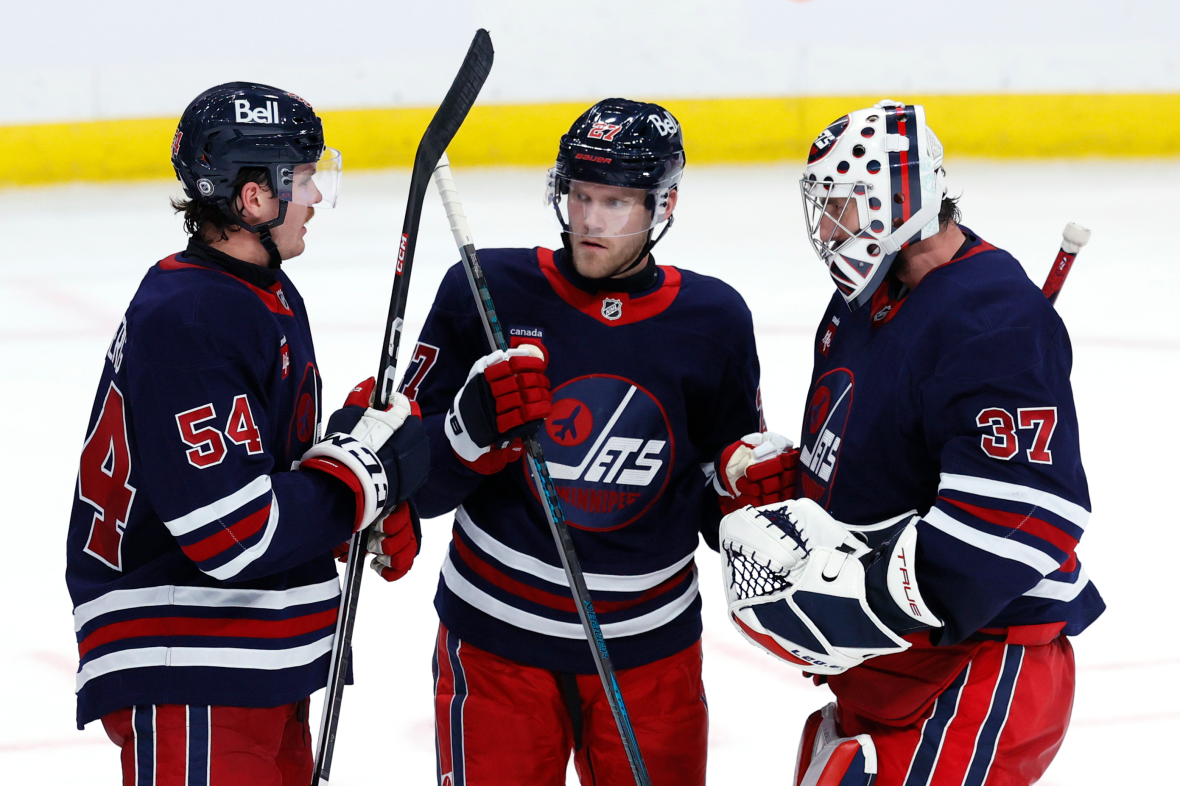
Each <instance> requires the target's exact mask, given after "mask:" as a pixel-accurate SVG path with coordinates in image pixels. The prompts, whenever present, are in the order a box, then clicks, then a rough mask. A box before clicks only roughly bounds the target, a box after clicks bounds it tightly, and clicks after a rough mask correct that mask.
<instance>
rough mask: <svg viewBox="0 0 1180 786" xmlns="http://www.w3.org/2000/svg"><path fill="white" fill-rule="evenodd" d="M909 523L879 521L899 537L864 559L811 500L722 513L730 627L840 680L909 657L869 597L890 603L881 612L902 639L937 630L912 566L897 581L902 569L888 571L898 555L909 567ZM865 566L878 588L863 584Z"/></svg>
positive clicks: (865, 551) (859, 547)
mask: <svg viewBox="0 0 1180 786" xmlns="http://www.w3.org/2000/svg"><path fill="white" fill-rule="evenodd" d="M916 519H917V517H916V516H915V515H914V514H912V513H907V514H905V515H903V516H899V517H897V518H896V519H894V520H890V521H889V522H883V523H884V524H885V525H886V527H894V528H896V529H897V530H898V531H897V532H896V533H895V534H894V535H893V537H891V538H890V540H889V541H888V542H887V543H886V544H885V546H883V547H882V549H880V550H878V551H871V550H870V549H869V548H868V547H867V546H866V545H865V544H864V543H863V542H862V541H861V540H860V539H859V538H857V537H856V535H855V534H853V532H852V531H851V530H849V529H848V527H846V526H845V525H844V524H842V523H840V522H839V521H836V520H835V519H834V518H832V516H830V515H829V514H828V513H827V511H825V510H824V509H823V508H821V507H820V506H819V505H817V504H816V503H815V502H813V501H812V500H809V499H801V500H791V501H788V502H783V503H777V504H774V505H767V506H765V507H762V508H758V509H755V508H751V507H747V508H743V509H741V510H739V511H736V512H734V513H731V514H729V515H728V516H726V517H725V518H723V519H722V520H721V533H720V542H721V560H722V571H723V576H724V579H725V592H726V600H727V601H728V605H729V615H730V619H731V620H732V621H733V623H734V625H736V626H737V628H738V630H739V631H740V632H741V633H742V635H743V636H745V637H746V638H747V639H749V640H750V641H751V642H753V643H754V644H755V645H757V646H758V647H761V648H762V649H764V650H766V651H767V652H769V653H771V654H772V655H775V656H776V657H779V658H781V659H782V660H785V661H786V662H788V663H790V664H791V665H793V666H796V667H797V668H800V669H802V670H804V671H807V672H811V673H813V674H839V673H841V672H843V671H846V670H848V669H850V668H852V667H853V666H857V665H859V664H861V663H863V662H864V661H865V660H866V659H868V658H873V657H877V656H879V655H888V654H890V653H895V652H901V651H902V650H905V649H908V648H909V646H910V644H909V642H907V641H905V640H904V639H903V638H901V635H899V634H900V633H901V631H899V630H895V629H894V628H893V627H891V626H890V625H888V624H886V623H885V622H884V621H882V617H881V616H879V615H878V614H877V612H875V611H874V609H873V608H872V606H871V605H870V603H869V599H868V595H869V592H870V589H874V590H878V591H876V592H874V594H875V595H876V596H878V597H885V598H888V599H889V600H887V601H885V602H886V603H888V604H890V605H889V606H888V608H886V609H883V611H886V612H887V614H886V616H888V617H890V618H892V619H899V618H900V619H905V620H906V621H907V622H908V623H909V625H908V626H907V630H906V632H908V631H909V630H920V629H924V628H926V627H933V626H939V625H941V624H942V623H941V621H939V620H938V618H937V617H936V616H935V615H934V614H932V613H931V612H930V610H929V608H928V607H926V605H925V603H924V602H923V601H922V598H921V593H920V592H919V591H918V583H917V574H916V572H915V571H914V570H913V565H912V562H911V564H910V565H909V566H908V569H907V570H905V571H904V576H901V575H898V576H895V575H894V572H896V571H898V570H900V569H901V568H905V567H906V566H905V565H904V563H903V564H901V568H898V567H895V563H898V562H899V561H898V560H897V559H895V558H896V557H897V556H898V555H899V552H898V549H899V548H904V549H907V550H908V551H907V556H908V558H909V559H911V560H912V555H913V553H914V551H915V545H916V532H917V531H916V528H915V526H914V522H915V520H916ZM875 529H876V528H875ZM866 566H867V567H868V570H869V571H871V572H872V576H873V578H872V580H871V581H873V582H876V583H877V585H879V586H878V587H870V586H869V585H866ZM893 604H896V605H893ZM903 604H904V606H903ZM899 609H900V610H901V612H902V614H899ZM915 609H917V610H918V612H917V614H915Z"/></svg>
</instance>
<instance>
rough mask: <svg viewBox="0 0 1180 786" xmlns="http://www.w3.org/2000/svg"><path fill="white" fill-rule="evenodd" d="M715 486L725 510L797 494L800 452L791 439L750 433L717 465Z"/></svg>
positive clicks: (770, 433)
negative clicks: (796, 484) (796, 485)
mask: <svg viewBox="0 0 1180 786" xmlns="http://www.w3.org/2000/svg"><path fill="white" fill-rule="evenodd" d="M713 469H714V475H713V488H714V490H715V491H716V492H717V496H718V497H719V501H720V503H721V512H722V513H733V512H734V511H735V510H738V509H739V508H743V507H745V506H746V505H753V506H754V507H758V506H760V505H769V504H771V503H772V502H782V501H783V500H786V499H790V498H791V497H793V496H795V483H796V481H797V479H798V476H799V451H798V449H795V445H794V443H792V442H791V440H789V439H788V438H786V437H784V436H781V435H779V434H775V433H774V432H772V431H764V432H762V433H760V434H758V433H755V434H747V435H746V436H744V437H742V438H741V439H739V440H738V441H737V442H735V443H733V444H732V445H730V446H729V447H727V448H725V450H723V451H721V455H720V456H719V457H718V459H717V461H716V462H714V464H713Z"/></svg>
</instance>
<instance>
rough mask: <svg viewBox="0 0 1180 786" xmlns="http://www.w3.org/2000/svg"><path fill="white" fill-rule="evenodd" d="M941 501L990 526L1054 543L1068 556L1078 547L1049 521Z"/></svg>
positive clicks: (953, 500) (1075, 542) (945, 499)
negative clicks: (1025, 533) (1016, 530)
mask: <svg viewBox="0 0 1180 786" xmlns="http://www.w3.org/2000/svg"><path fill="white" fill-rule="evenodd" d="M939 499H941V500H943V501H945V502H949V503H950V504H952V505H954V506H955V507H956V508H959V509H960V510H964V511H966V512H967V513H970V514H971V515H972V516H975V517H976V518H977V519H982V520H983V521H986V522H988V523H989V524H998V525H999V526H1001V527H1010V528H1011V529H1018V530H1021V531H1022V532H1027V533H1028V534H1030V535H1034V536H1036V537H1038V538H1040V539H1041V540H1043V541H1046V542H1048V543H1052V544H1053V545H1054V546H1056V547H1057V548H1058V549H1060V550H1062V551H1064V552H1065V553H1066V554H1068V555H1072V554H1073V552H1074V549H1076V548H1077V547H1078V541H1077V538H1073V537H1070V536H1069V535H1067V534H1066V533H1064V532H1062V531H1061V530H1059V529H1058V528H1057V527H1055V526H1053V525H1052V524H1050V523H1049V522H1047V521H1044V520H1042V519H1038V518H1035V517H1033V516H1023V515H1021V514H1019V513H1009V512H1008V511H1006V510H992V509H991V508H981V507H979V506H978V505H971V504H969V503H966V502H960V501H959V500H957V499H949V498H947V497H939Z"/></svg>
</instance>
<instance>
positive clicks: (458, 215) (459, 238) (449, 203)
mask: <svg viewBox="0 0 1180 786" xmlns="http://www.w3.org/2000/svg"><path fill="white" fill-rule="evenodd" d="M434 184H435V185H436V186H438V193H439V196H441V197H442V203H443V207H444V208H445V209H446V211H447V220H448V221H450V223H451V234H453V235H454V236H455V243H456V244H457V245H458V246H459V248H463V247H464V246H468V245H472V242H473V241H472V240H471V229H470V228H469V227H468V226H467V216H466V215H465V214H464V213H463V204H462V203H461V202H459V191H458V189H456V188H455V180H454V178H452V177H451V162H450V161H449V160H448V159H447V154H446V153H443V154H442V158H440V159H439V160H438V166H436V167H435V168H434Z"/></svg>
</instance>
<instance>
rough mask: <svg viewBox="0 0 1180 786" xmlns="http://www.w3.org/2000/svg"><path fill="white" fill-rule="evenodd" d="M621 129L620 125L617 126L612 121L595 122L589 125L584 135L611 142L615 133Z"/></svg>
mask: <svg viewBox="0 0 1180 786" xmlns="http://www.w3.org/2000/svg"><path fill="white" fill-rule="evenodd" d="M622 130H623V127H622V126H617V125H614V124H613V123H595V124H594V125H592V126H590V130H589V131H587V132H586V136H587V137H588V138H590V139H602V140H605V141H607V142H613V141H614V139H615V134H617V133H619V132H620V131H622Z"/></svg>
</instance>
